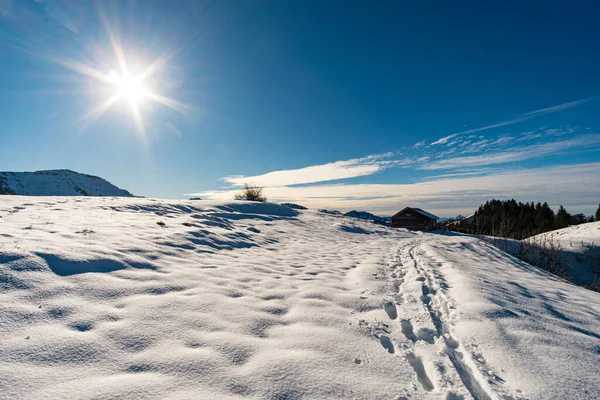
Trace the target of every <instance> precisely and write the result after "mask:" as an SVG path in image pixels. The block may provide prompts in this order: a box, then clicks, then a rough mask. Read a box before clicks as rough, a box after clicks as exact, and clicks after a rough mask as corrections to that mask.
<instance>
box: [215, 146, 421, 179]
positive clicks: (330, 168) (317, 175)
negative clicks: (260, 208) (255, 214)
mask: <svg viewBox="0 0 600 400" xmlns="http://www.w3.org/2000/svg"><path fill="white" fill-rule="evenodd" d="M393 155H394V153H384V154H374V155H370V156H367V157H362V158H356V159H352V160H345V161H336V162H332V163H328V164H321V165H312V166H309V167H304V168H297V169H288V170H281V171H272V172H268V173H266V174H262V175H254V176H229V177H225V178H223V180H225V181H226V182H229V183H231V184H232V185H234V186H242V185H243V184H244V183H245V182H252V183H254V184H256V185H258V186H263V187H270V186H289V185H303V184H307V183H316V182H326V181H333V180H338V179H349V178H355V177H358V176H366V175H372V174H374V173H376V172H379V171H382V170H383V169H385V168H389V167H392V166H401V165H408V164H410V163H411V161H410V160H385V159H386V158H389V157H392V156H393Z"/></svg>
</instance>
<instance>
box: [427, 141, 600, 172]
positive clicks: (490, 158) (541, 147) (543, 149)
mask: <svg viewBox="0 0 600 400" xmlns="http://www.w3.org/2000/svg"><path fill="white" fill-rule="evenodd" d="M599 143H600V135H597V134H591V135H583V136H579V137H576V138H573V139H569V140H563V141H558V142H551V143H543V144H536V145H529V146H521V147H512V148H509V149H505V150H502V151H497V152H489V153H485V154H481V155H476V156H462V157H454V158H447V159H441V160H437V161H435V162H432V163H429V164H424V165H421V166H420V167H418V168H419V169H423V170H435V169H452V168H461V167H475V166H484V165H495V164H503V163H509V162H515V161H522V160H526V159H531V158H537V157H543V156H548V155H551V154H556V153H559V152H563V151H565V150H569V149H573V148H575V147H583V146H597V145H598V144H599Z"/></svg>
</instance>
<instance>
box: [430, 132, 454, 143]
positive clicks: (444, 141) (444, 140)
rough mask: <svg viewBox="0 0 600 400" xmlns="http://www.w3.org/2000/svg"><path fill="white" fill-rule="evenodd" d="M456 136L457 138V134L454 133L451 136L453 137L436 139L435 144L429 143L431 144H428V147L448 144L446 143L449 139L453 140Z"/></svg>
mask: <svg viewBox="0 0 600 400" xmlns="http://www.w3.org/2000/svg"><path fill="white" fill-rule="evenodd" d="M456 136H457V134H456V133H455V134H453V135H448V136H446V137H443V138H441V139H438V140H436V141H435V142H433V143H431V144H430V146H437V145H438V144H445V143H448V141H449V140H450V139H453V138H455V137H456Z"/></svg>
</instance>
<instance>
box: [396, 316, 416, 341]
mask: <svg viewBox="0 0 600 400" xmlns="http://www.w3.org/2000/svg"><path fill="white" fill-rule="evenodd" d="M400 326H401V327H402V333H403V334H404V336H406V338H407V339H408V340H410V341H412V342H413V343H414V342H416V341H417V340H418V339H417V337H416V336H415V331H414V329H413V326H412V324H411V323H410V321H409V320H407V319H403V320H402V321H400Z"/></svg>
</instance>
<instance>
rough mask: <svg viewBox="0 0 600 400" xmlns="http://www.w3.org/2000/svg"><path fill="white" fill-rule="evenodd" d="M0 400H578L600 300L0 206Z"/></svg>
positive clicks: (109, 215) (502, 265) (92, 203)
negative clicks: (95, 399)
mask: <svg viewBox="0 0 600 400" xmlns="http://www.w3.org/2000/svg"><path fill="white" fill-rule="evenodd" d="M0 304H1V305H2V308H1V309H0V337H1V338H2V340H0V397H1V398H10V399H14V398H17V399H38V398H61V399H69V398H77V399H92V398H119V399H143V398H171V399H180V398H207V399H208V398H211V399H212V398H219V399H238V398H259V399H301V398H306V399H338V398H348V399H402V398H404V399H409V398H410V399H470V398H477V399H500V398H502V399H521V398H529V399H548V398H561V399H567V398H568V399H577V398H579V399H590V398H598V397H600V381H599V380H598V376H599V375H600V362H599V361H600V356H599V354H600V294H599V293H595V292H592V291H589V290H585V289H583V288H579V287H576V286H573V285H571V284H568V283H565V282H564V281H562V280H559V279H557V278H554V277H553V276H551V275H549V274H546V273H544V272H543V271H540V270H539V269H537V268H534V267H531V266H529V265H527V264H524V263H521V262H518V261H516V260H515V259H514V258H512V257H510V256H508V255H506V254H505V253H503V252H501V251H499V250H498V249H496V248H494V247H492V246H491V245H488V244H486V243H484V242H481V241H479V240H477V239H475V238H469V237H461V236H441V235H435V234H426V233H412V232H408V231H405V230H392V229H389V228H385V227H381V226H378V225H375V224H372V223H369V222H366V221H361V220H357V219H354V218H348V217H344V216H340V215H329V214H326V213H321V212H317V211H313V210H307V211H300V210H293V209H290V208H288V207H285V206H278V205H273V204H260V203H246V202H235V203H227V204H222V203H210V202H204V201H203V202H201V203H198V202H193V201H162V200H155V199H139V198H108V197H103V198H90V197H86V198H82V197H78V198H56V197H48V198H24V197H18V196H3V197H1V198H0Z"/></svg>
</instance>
